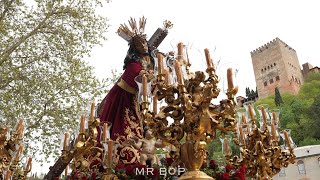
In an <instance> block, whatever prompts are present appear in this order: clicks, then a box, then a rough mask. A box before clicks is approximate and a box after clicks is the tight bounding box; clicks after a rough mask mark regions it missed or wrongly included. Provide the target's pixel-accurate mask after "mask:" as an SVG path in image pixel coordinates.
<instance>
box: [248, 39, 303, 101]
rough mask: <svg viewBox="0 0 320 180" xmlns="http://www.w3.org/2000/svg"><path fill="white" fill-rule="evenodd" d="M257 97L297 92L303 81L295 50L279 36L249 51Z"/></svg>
mask: <svg viewBox="0 0 320 180" xmlns="http://www.w3.org/2000/svg"><path fill="white" fill-rule="evenodd" d="M251 59H252V65H253V70H254V75H255V79H256V84H257V89H258V94H259V98H264V97H267V96H270V95H274V91H275V88H276V87H278V88H279V90H280V93H285V92H288V93H291V94H297V93H298V92H299V89H300V86H301V84H302V83H303V76H302V72H301V69H300V64H299V60H298V57H297V53H296V51H295V50H294V49H293V48H291V47H290V46H288V45H287V44H286V43H284V42H283V41H282V40H280V39H279V38H275V39H274V40H272V41H270V42H269V43H267V44H265V45H263V46H261V47H259V48H257V49H256V50H254V51H252V52H251Z"/></svg>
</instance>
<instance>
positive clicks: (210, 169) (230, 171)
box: [201, 160, 246, 180]
mask: <svg viewBox="0 0 320 180" xmlns="http://www.w3.org/2000/svg"><path fill="white" fill-rule="evenodd" d="M201 171H203V172H205V173H206V174H207V175H209V176H211V177H213V178H215V179H216V180H245V175H246V168H245V166H242V165H241V166H240V167H239V168H238V169H235V168H234V167H233V166H231V165H226V166H218V165H217V164H216V163H215V161H214V160H210V162H209V165H208V166H207V167H202V168H201Z"/></svg>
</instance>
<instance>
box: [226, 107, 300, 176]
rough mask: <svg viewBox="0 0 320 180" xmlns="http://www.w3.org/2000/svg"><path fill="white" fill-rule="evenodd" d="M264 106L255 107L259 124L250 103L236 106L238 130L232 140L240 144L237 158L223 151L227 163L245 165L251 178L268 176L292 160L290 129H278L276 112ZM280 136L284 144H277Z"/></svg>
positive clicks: (292, 161)
mask: <svg viewBox="0 0 320 180" xmlns="http://www.w3.org/2000/svg"><path fill="white" fill-rule="evenodd" d="M268 107H269V106H268V105H267V104H262V105H259V106H257V110H258V112H259V115H260V121H259V124H260V126H259V127H258V126H257V124H256V114H255V111H254V108H253V104H252V102H249V103H246V104H245V107H239V108H238V109H237V113H238V131H237V132H238V133H237V137H235V138H234V139H233V140H234V142H235V143H236V144H237V145H239V146H240V158H238V157H236V156H235V157H234V158H232V159H230V155H231V154H230V153H228V152H226V151H225V156H226V159H227V164H232V165H234V166H239V165H245V166H246V176H247V177H251V178H254V179H263V180H265V179H272V177H273V176H275V175H276V174H278V173H279V172H280V170H281V168H283V167H287V166H288V165H289V163H294V162H295V155H294V152H293V148H294V146H295V144H294V142H293V141H292V139H291V135H290V130H288V129H287V130H283V131H280V121H279V114H280V111H279V109H274V110H271V111H268ZM247 119H249V121H247ZM279 135H280V136H279ZM280 137H281V139H282V141H284V145H280V141H281V139H280Z"/></svg>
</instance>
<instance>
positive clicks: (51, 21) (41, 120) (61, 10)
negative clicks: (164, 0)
mask: <svg viewBox="0 0 320 180" xmlns="http://www.w3.org/2000/svg"><path fill="white" fill-rule="evenodd" d="M101 5H102V4H101V2H100V1H99V0H87V1H82V0H59V1H56V0H41V1H39V0H35V1H26V0H21V1H1V2H0V6H1V7H2V8H1V10H0V36H1V38H0V76H1V79H0V117H1V119H0V121H1V123H2V125H6V126H9V127H14V125H15V123H16V121H17V119H18V118H19V117H22V118H23V119H24V121H25V124H26V126H25V127H26V128H25V146H24V147H25V152H28V153H32V154H33V155H34V157H44V159H47V158H48V157H49V155H52V154H53V153H54V154H55V155H58V154H59V153H60V147H59V145H60V142H61V140H60V137H59V135H60V134H61V133H62V132H64V131H66V130H76V129H77V128H75V127H77V126H78V119H79V113H81V112H83V111H85V110H87V105H88V104H90V101H92V100H93V99H94V98H96V97H99V96H100V95H101V94H102V93H104V91H105V88H106V86H107V85H108V84H107V83H109V82H110V79H107V80H103V81H99V80H97V78H96V77H95V76H94V75H93V68H92V67H90V66H88V64H87V63H85V62H84V61H83V58H84V57H87V56H89V55H90V52H91V49H92V47H93V46H94V45H97V44H100V43H101V41H102V40H105V39H106V37H105V35H104V33H105V32H106V30H107V27H108V25H107V24H106V23H107V19H106V18H103V17H101V16H99V15H97V14H96V13H95V11H96V9H97V8H98V7H101ZM36 153H37V154H36ZM35 155H37V156H35ZM39 155H40V156H39ZM43 155H45V156H43ZM38 160H39V159H38Z"/></svg>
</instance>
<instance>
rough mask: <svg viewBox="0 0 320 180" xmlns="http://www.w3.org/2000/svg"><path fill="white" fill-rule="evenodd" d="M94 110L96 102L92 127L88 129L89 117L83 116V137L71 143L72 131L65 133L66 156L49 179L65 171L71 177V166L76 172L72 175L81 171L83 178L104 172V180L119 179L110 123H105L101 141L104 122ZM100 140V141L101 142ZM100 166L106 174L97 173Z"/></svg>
mask: <svg viewBox="0 0 320 180" xmlns="http://www.w3.org/2000/svg"><path fill="white" fill-rule="evenodd" d="M94 111H95V103H92V104H91V111H90V116H89V120H88V123H87V124H88V127H87V128H86V127H85V124H86V118H85V114H82V116H81V119H80V130H79V134H78V136H77V138H76V139H74V140H71V143H70V134H69V132H66V133H65V136H64V143H63V150H62V155H61V156H60V157H59V159H58V160H57V161H56V163H55V164H54V165H53V166H52V167H50V171H49V172H48V173H47V174H46V176H45V177H44V179H45V180H53V179H54V178H55V177H59V176H60V175H61V174H62V173H63V171H64V173H65V176H67V175H68V174H69V172H68V169H69V168H68V167H70V168H71V169H72V173H77V172H79V174H80V176H90V175H91V173H93V172H96V173H97V174H99V173H103V176H102V179H103V180H116V179H118V178H117V176H116V175H115V174H114V173H113V172H112V169H113V165H114V164H113V162H112V157H113V144H114V142H113V141H112V140H111V139H108V138H107V134H108V132H107V130H108V129H109V128H108V124H107V123H104V126H103V129H102V130H101V133H102V135H101V138H98V135H99V133H98V129H97V128H100V119H99V118H95V117H94ZM98 139H100V143H99V142H98ZM100 166H103V168H104V169H105V171H104V172H97V171H98V170H99V167H100Z"/></svg>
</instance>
